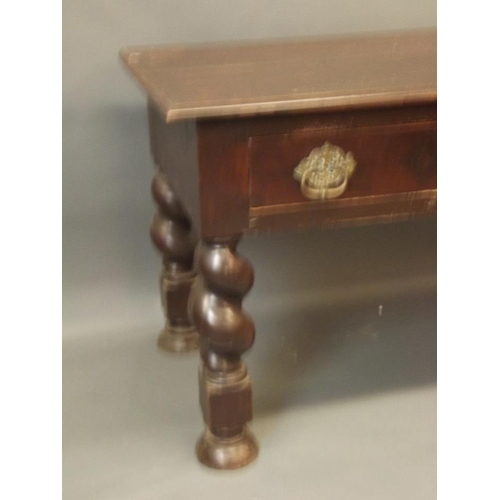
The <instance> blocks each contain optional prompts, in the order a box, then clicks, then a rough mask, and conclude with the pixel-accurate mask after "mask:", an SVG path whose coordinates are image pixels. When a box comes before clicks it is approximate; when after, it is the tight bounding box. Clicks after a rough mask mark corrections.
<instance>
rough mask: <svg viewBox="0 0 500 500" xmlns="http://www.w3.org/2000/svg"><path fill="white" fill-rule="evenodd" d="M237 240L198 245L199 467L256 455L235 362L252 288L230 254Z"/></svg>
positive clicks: (247, 335) (194, 308)
mask: <svg viewBox="0 0 500 500" xmlns="http://www.w3.org/2000/svg"><path fill="white" fill-rule="evenodd" d="M238 239H239V238H235V239H232V240H227V239H226V240H212V241H203V242H200V244H199V246H198V250H197V267H198V272H199V274H200V276H199V277H198V279H197V281H196V283H195V286H194V287H193V291H192V293H191V300H190V311H191V314H192V317H193V321H194V324H195V325H196V328H197V329H198V331H199V333H200V354H201V364H200V372H199V381H200V404H201V408H202V411H203V418H204V420H205V423H206V429H205V433H204V435H203V436H202V437H201V438H200V440H199V441H198V444H197V447H196V452H197V455H198V458H199V460H200V461H201V462H202V463H204V464H205V465H208V466H209V467H213V468H217V469H234V468H237V467H242V466H243V465H246V464H248V463H249V462H251V461H252V460H254V459H255V458H256V456H257V453H258V447H257V442H256V440H255V438H254V437H253V435H252V434H251V432H250V431H249V430H248V428H247V426H246V423H247V422H248V421H250V420H251V419H252V386H251V383H250V378H249V376H248V373H247V368H246V366H245V363H244V362H243V361H242V360H241V355H242V354H243V353H244V352H245V351H246V350H248V349H249V348H250V347H251V346H252V344H253V341H254V337H255V328H254V324H253V321H252V319H251V318H250V317H249V316H248V315H247V314H246V313H245V312H244V311H243V310H242V307H241V302H242V300H243V297H244V296H245V295H246V294H247V293H248V291H249V290H250V288H251V287H252V285H253V269H252V266H251V265H250V263H249V262H248V261H247V260H246V259H244V258H243V257H241V256H240V255H239V254H237V253H236V245H237V242H238Z"/></svg>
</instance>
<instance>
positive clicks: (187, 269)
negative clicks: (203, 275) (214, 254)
mask: <svg viewBox="0 0 500 500" xmlns="http://www.w3.org/2000/svg"><path fill="white" fill-rule="evenodd" d="M151 191H152V193H153V198H154V199H155V201H156V203H157V204H158V212H157V213H156V215H155V217H154V219H153V223H152V225H151V239H152V240H153V243H154V244H155V246H156V247H157V248H158V250H160V252H161V253H162V254H163V268H162V273H161V276H160V293H161V298H162V304H163V310H164V312H165V317H166V321H165V327H164V328H163V330H162V331H161V332H160V335H159V337H158V346H159V347H160V348H162V349H165V350H167V351H172V352H187V351H192V350H193V349H196V348H197V347H198V333H197V332H196V329H195V327H194V326H193V324H192V323H191V321H190V319H189V316H188V311H187V303H188V299H189V293H190V291H191V286H192V284H193V282H194V279H195V277H196V273H195V271H194V270H193V258H194V247H195V243H194V241H193V238H192V234H191V223H190V221H189V219H188V217H187V215H186V214H185V212H184V209H183V208H182V205H181V204H180V202H179V200H178V198H177V197H176V196H175V194H174V193H173V191H172V189H171V188H170V186H169V184H168V182H167V179H166V177H165V174H163V173H162V172H160V171H158V172H157V174H156V176H155V178H154V179H153V183H152V186H151Z"/></svg>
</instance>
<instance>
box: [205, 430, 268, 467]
mask: <svg viewBox="0 0 500 500" xmlns="http://www.w3.org/2000/svg"><path fill="white" fill-rule="evenodd" d="M258 453H259V447H258V445H257V441H256V439H255V437H254V436H253V434H252V433H251V432H250V430H248V428H247V427H246V426H245V427H244V428H243V432H242V433H241V434H238V435H237V436H233V437H229V438H221V437H218V436H215V435H214V434H212V433H211V432H210V431H209V430H208V429H207V430H205V433H204V434H203V436H202V437H201V438H200V439H199V441H198V443H197V445H196V455H197V456H198V460H199V461H200V462H201V463H202V464H204V465H206V466H208V467H211V468H212V469H238V468H239V467H243V466H245V465H248V464H249V463H250V462H253V460H255V458H257V455H258Z"/></svg>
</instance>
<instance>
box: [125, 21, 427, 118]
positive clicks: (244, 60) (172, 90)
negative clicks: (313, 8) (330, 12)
mask: <svg viewBox="0 0 500 500" xmlns="http://www.w3.org/2000/svg"><path fill="white" fill-rule="evenodd" d="M120 55H121V57H122V58H123V60H124V62H125V64H126V66H127V67H128V68H129V69H130V71H131V72H132V73H133V74H134V76H135V77H136V78H137V80H138V81H139V82H140V84H141V85H142V86H143V87H144V88H145V90H146V91H147V93H148V95H149V97H150V98H151V99H152V100H153V102H154V103H155V104H156V106H157V107H158V108H159V109H160V111H161V112H162V113H163V114H164V116H165V119H166V121H167V122H170V121H175V120H181V119H190V118H209V117H212V118H214V117H230V116H249V115H259V114H269V113H276V112H293V111H314V110H318V109H324V110H335V109H345V108H351V107H361V106H364V107H366V106H379V105H399V104H403V103H426V102H433V101H435V100H436V32H435V30H421V31H412V32H408V31H406V32H405V31H399V32H397V31H394V32H385V33H379V34H376V33H375V34H373V33H371V34H361V35H355V36H352V35H351V36H337V37H322V38H314V39H303V40H285V41H271V42H253V43H236V44H235V43H232V44H216V45H198V46H196V45H191V46H190V45H185V46H147V47H125V48H123V49H122V50H121V52H120Z"/></svg>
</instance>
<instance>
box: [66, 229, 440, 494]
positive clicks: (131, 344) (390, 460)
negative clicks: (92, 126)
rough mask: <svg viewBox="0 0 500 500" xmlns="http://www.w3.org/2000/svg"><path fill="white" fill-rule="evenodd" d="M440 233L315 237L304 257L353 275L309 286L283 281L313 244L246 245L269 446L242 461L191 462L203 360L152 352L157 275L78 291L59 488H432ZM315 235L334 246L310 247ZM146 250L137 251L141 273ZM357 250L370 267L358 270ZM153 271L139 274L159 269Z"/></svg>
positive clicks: (258, 425) (69, 344)
mask: <svg viewBox="0 0 500 500" xmlns="http://www.w3.org/2000/svg"><path fill="white" fill-rule="evenodd" d="M416 230H417V235H416V236H415V231H416ZM367 231H368V232H367ZM370 231H371V233H370ZM401 231H402V233H401ZM433 234H434V228H433V227H432V226H425V225H420V226H413V227H407V226H395V228H392V229H390V228H389V229H378V230H363V231H362V230H340V232H338V231H337V232H334V233H332V234H330V233H323V234H319V233H310V234H309V235H308V238H307V240H308V243H307V244H308V245H309V246H308V247H307V248H308V255H311V254H312V255H313V258H316V259H318V262H324V261H325V259H327V257H328V255H329V253H331V254H335V255H336V256H337V257H340V258H342V257H344V258H343V260H342V259H341V262H343V264H344V265H346V266H348V267H349V266H351V269H350V271H349V272H347V271H346V273H345V276H347V275H349V276H350V278H349V279H344V278H345V277H343V274H342V271H336V272H337V275H336V276H334V277H333V278H332V276H323V274H324V273H322V272H321V270H320V269H318V270H316V271H315V269H316V268H315V266H314V265H311V264H305V265H304V266H302V271H303V274H304V276H311V275H312V278H310V282H309V283H308V282H306V281H307V280H306V278H305V277H304V276H302V277H300V274H301V273H300V271H297V272H295V273H294V276H298V277H294V276H288V277H287V283H286V285H285V284H284V283H283V279H282V280H281V285H280V284H279V283H278V281H279V280H278V279H277V276H283V274H284V273H286V270H287V269H290V268H293V264H292V262H293V261H295V262H297V260H299V261H300V255H302V254H303V252H304V251H305V250H306V246H305V243H300V241H301V240H300V239H298V240H297V243H296V244H295V245H293V247H292V246H289V245H288V249H287V244H286V243H287V241H286V240H287V238H292V237H291V236H287V235H278V236H273V237H271V236H264V237H263V239H261V240H249V242H244V244H243V245H242V247H243V251H244V253H246V255H248V256H250V257H251V259H252V260H253V261H254V263H255V264H256V266H255V267H256V270H257V281H256V285H255V287H254V291H253V292H252V294H251V295H250V297H249V298H248V300H247V301H246V307H247V309H248V310H249V311H251V312H252V314H253V316H254V319H255V321H256V326H257V340H256V343H255V346H254V348H253V349H252V350H251V351H250V352H249V353H248V355H247V356H246V360H247V362H248V365H249V369H250V372H251V375H252V379H253V383H254V400H255V404H254V409H255V412H254V413H255V415H254V421H253V424H252V428H253V430H254V433H255V434H256V436H257V437H258V439H259V443H260V456H259V458H258V459H257V461H256V462H255V463H253V464H252V465H250V466H248V467H247V468H244V469H241V470H238V471H231V472H226V471H222V472H220V471H212V470H210V469H207V468H204V467H203V466H201V465H199V464H198V463H197V461H196V458H195V455H194V443H195V441H196V439H197V437H198V435H199V434H200V432H201V430H202V421H201V417H200V413H199V409H198V400H197V398H198V395H197V380H196V378H197V364H198V359H197V355H196V354H194V355H184V356H182V355H181V356H172V355H166V354H164V353H162V352H160V351H158V350H157V349H156V347H155V339H156V334H157V329H158V327H159V322H160V319H161V317H160V311H159V306H158V297H157V296H156V289H155V286H151V287H149V285H148V286H145V287H143V288H141V287H136V289H134V291H133V292H132V291H131V292H130V294H129V295H128V290H129V289H128V288H127V283H126V282H124V283H123V284H122V285H123V286H121V287H115V286H113V289H112V290H111V289H107V288H106V283H108V281H109V280H108V281H106V280H103V282H102V283H103V285H102V286H101V287H99V288H96V290H95V293H92V294H89V293H83V291H82V289H81V287H75V288H74V289H72V288H71V286H69V288H67V289H66V292H65V301H66V305H65V309H66V314H67V315H68V314H69V312H71V311H72V308H74V310H75V311H76V309H78V310H79V312H80V313H81V315H80V316H79V317H80V318H85V321H83V320H82V321H76V320H75V321H69V319H68V317H67V318H66V322H65V324H66V326H65V337H64V344H63V396H64V400H63V488H64V498H65V499H67V500H76V499H99V500H108V499H121V500H126V499H140V500H150V499H151V500H153V499H173V500H177V499H179V500H182V499H207V500H210V499H219V500H224V499H234V498H238V500H247V499H248V500H255V499H271V500H280V499H284V500H285V499H286V500H293V499H336V500H343V499H345V500H356V499H370V500H376V499H384V500H388V499H398V500H399V499H405V500H413V499H415V500H416V499H422V500H423V499H426V500H428V499H432V498H435V495H436V494H435V490H436V297H435V276H433V274H432V270H433V265H434V264H433V263H434V254H435V247H434V246H433V238H434V236H433ZM358 237H359V238H360V237H362V238H363V239H364V241H366V242H367V245H368V246H369V250H367V251H366V254H363V250H362V249H359V246H358V247H356V248H357V249H358V250H357V254H356V256H355V257H352V259H351V261H349V258H348V257H349V255H350V254H349V252H350V250H349V249H352V248H353V240H355V239H356V238H358ZM266 238H267V239H266ZM311 240H312V242H311ZM315 240H317V242H318V243H319V242H322V243H323V244H324V245H326V246H327V247H328V245H330V249H327V250H321V251H320V250H318V251H316V252H315V251H314V248H316V246H315ZM76 241H77V242H78V241H79V239H78V238H77V240H76ZM339 242H342V243H339ZM392 244H396V246H397V248H392V249H391V245H392ZM145 245H146V242H145ZM301 245H302V246H301ZM261 246H265V247H266V249H265V250H266V251H263V248H261ZM332 248H334V249H335V252H332V251H331V249H332ZM284 249H287V251H284ZM82 251H83V250H82ZM322 251H323V252H325V253H324V254H321V252H322ZM144 255H146V256H147V253H145V254H144ZM412 255H413V256H416V259H415V262H416V263H412V259H411V258H409V257H411V256H412ZM259 256H261V257H259ZM264 256H265V257H264ZM397 256H400V258H401V261H398V260H397ZM142 258H143V257H140V256H139V257H137V258H136V259H135V261H136V262H139V265H138V268H139V270H140V269H141V265H140V262H142V261H141V259H142ZM127 259H128V258H127ZM144 259H145V260H144V262H146V260H147V259H149V257H147V259H146V257H144ZM259 259H260V260H259ZM264 259H265V261H264ZM370 259H371V260H370ZM367 260H368V263H367ZM353 261H356V262H358V263H359V266H361V267H359V268H357V269H354V268H352V265H353V264H352V262H353ZM72 262H73V261H72ZM75 262H76V261H75ZM82 262H83V261H79V264H78V265H76V264H75V265H74V266H69V267H71V271H68V273H69V275H68V273H67V279H68V280H69V281H68V282H69V283H70V285H71V282H72V281H74V282H75V283H77V282H78V280H77V277H78V276H85V275H86V270H85V263H84V262H83V263H82ZM263 262H265V263H267V265H268V266H269V267H268V268H267V269H266V270H264V269H263V267H264V264H263ZM405 262H406V264H405ZM115 264H116V262H115ZM78 266H80V267H78ZM82 266H83V267H82ZM148 266H149V264H148ZM308 266H309V267H308ZM373 266H375V269H376V272H375V271H373ZM405 266H406V267H405ZM69 267H68V268H69ZM333 267H335V266H333ZM337 268H338V269H340V270H342V269H343V268H344V267H343V266H342V265H341V266H337ZM105 269H106V266H103V270H102V272H105ZM151 269H152V268H151ZM151 269H150V268H149V267H147V269H145V270H144V269H143V270H142V271H143V272H139V273H138V276H139V275H141V276H142V275H143V274H145V275H146V278H148V276H147V275H148V273H149V272H150V271H151ZM71 272H73V273H74V274H73V275H71V274H70V273H71ZM315 272H316V275H315ZM377 272H378V273H379V274H378V275H377ZM339 273H340V274H339ZM370 273H372V274H370ZM363 276H365V277H367V278H366V279H365V280H364V281H363V279H361V278H360V277H363ZM70 278H73V279H70ZM358 278H359V279H358ZM141 279H142V278H141ZM294 280H295V281H294ZM299 280H302V281H301V283H302V285H301V286H300V287H299ZM80 283H81V281H80ZM327 283H340V285H341V286H340V287H336V286H330V287H328V286H326V284H327ZM280 286H281V288H280ZM118 288H119V289H121V290H122V291H121V292H119V291H117V290H118ZM295 288H296V290H295ZM130 290H132V288H130ZM138 290H143V292H140V291H138ZM288 290H290V294H289V295H287V291H288ZM294 290H295V291H296V293H295V295H294V294H293V292H294ZM299 290H300V291H299ZM120 293H121V294H122V295H120ZM75 304H76V305H75ZM68 311H69V312H68ZM96 311H101V312H102V311H108V312H109V318H111V319H109V318H108V319H106V317H105V314H104V313H103V312H102V313H99V314H97V313H96ZM73 318H77V316H76V314H73ZM112 318H114V320H112ZM77 319H78V318H77ZM93 320H94V321H93Z"/></svg>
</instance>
